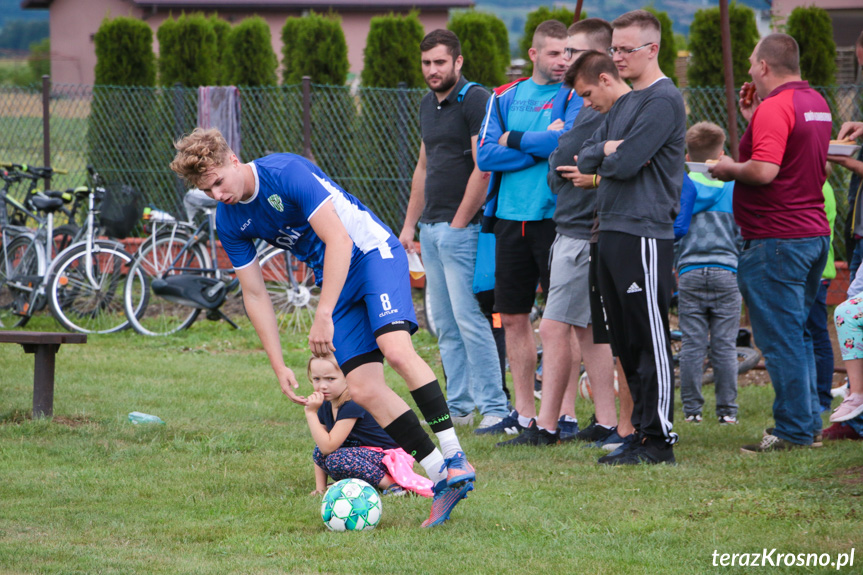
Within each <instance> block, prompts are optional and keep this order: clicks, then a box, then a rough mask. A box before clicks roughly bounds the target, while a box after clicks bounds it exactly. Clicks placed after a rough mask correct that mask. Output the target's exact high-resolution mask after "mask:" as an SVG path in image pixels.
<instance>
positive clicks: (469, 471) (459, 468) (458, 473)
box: [441, 451, 476, 487]
mask: <svg viewBox="0 0 863 575" xmlns="http://www.w3.org/2000/svg"><path fill="white" fill-rule="evenodd" d="M443 462H444V467H446V484H447V487H456V486H457V485H461V484H462V483H464V482H466V481H473V480H475V479H476V470H475V469H474V468H473V465H471V464H470V463H468V462H467V456H465V454H464V451H459V452H458V453H456V454H455V455H453V456H452V457H450V458H449V459H444V460H443ZM441 471H443V469H441Z"/></svg>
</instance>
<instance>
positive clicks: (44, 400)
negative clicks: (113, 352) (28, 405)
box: [0, 331, 87, 419]
mask: <svg viewBox="0 0 863 575" xmlns="http://www.w3.org/2000/svg"><path fill="white" fill-rule="evenodd" d="M0 343H18V344H21V345H22V346H23V347H24V353H32V354H35V359H36V365H35V368H34V369H33V418H34V419H35V418H37V417H51V416H52V415H54V356H55V355H57V350H58V349H60V345H61V344H64V343H87V335H86V334H83V333H52V332H38V331H0Z"/></svg>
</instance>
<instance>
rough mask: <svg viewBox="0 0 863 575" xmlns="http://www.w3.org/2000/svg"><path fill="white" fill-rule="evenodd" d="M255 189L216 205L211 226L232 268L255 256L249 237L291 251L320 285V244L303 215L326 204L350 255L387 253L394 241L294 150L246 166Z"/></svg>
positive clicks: (356, 202)
mask: <svg viewBox="0 0 863 575" xmlns="http://www.w3.org/2000/svg"><path fill="white" fill-rule="evenodd" d="M250 166H251V167H252V172H253V173H254V176H255V192H254V193H253V194H252V197H251V198H250V199H249V200H247V201H244V202H239V203H237V204H234V205H231V206H227V205H225V204H222V203H220V204H219V206H218V208H217V209H216V228H217V229H218V230H219V239H220V240H221V241H222V247H224V249H225V252H226V253H227V254H228V257H229V258H230V260H231V264H232V265H233V266H234V268H235V269H240V268H243V267H246V266H248V265H249V264H251V263H252V262H254V261H256V260H257V253H256V251H255V246H254V240H255V239H257V238H260V239H262V240H264V241H265V242H267V243H268V244H271V245H273V246H276V247H279V248H283V249H286V250H289V251H291V252H292V253H293V254H294V255H295V256H296V257H297V259H299V260H300V261H303V262H305V263H306V265H308V266H309V267H311V268H312V270H313V271H314V272H315V279H316V281H317V284H318V285H320V284H321V282H322V281H323V271H324V248H325V245H324V242H323V241H321V239H320V238H319V237H318V235H317V234H316V233H315V231H314V230H313V229H312V226H311V225H310V224H309V219H311V217H312V216H314V215H315V213H316V212H317V211H318V210H319V209H320V208H321V207H322V206H323V205H324V204H325V203H326V202H332V203H333V206H334V207H335V210H336V213H337V214H338V217H339V219H340V220H341V222H342V224H343V225H344V226H345V229H346V230H347V232H348V235H350V237H351V239H352V240H353V242H354V250H353V255H352V259H356V258H357V257H359V256H361V255H362V254H367V253H369V252H371V251H374V250H378V251H379V252H380V256H381V257H382V258H384V259H389V258H391V257H392V246H394V245H396V244H398V239H397V238H396V237H395V236H394V235H393V233H392V231H391V230H390V229H389V228H388V227H387V226H386V225H385V224H384V223H383V222H382V221H381V220H380V219H378V217H377V216H376V215H375V214H374V213H373V212H372V211H371V210H369V209H368V208H366V207H365V206H364V205H363V204H362V202H360V201H359V200H358V199H356V198H355V197H354V196H352V195H351V194H349V193H347V192H346V191H345V190H343V189H342V188H341V187H340V186H339V185H338V184H336V183H335V182H334V181H332V180H331V179H330V178H329V177H328V176H327V175H326V174H325V173H324V172H322V171H321V169H320V168H318V167H317V166H315V165H314V164H313V163H311V162H309V161H308V160H306V159H305V158H303V157H301V156H297V155H295V154H273V155H270V156H266V157H264V158H260V159H258V160H255V161H254V162H252V163H251V164H250Z"/></svg>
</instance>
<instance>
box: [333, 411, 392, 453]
mask: <svg viewBox="0 0 863 575" xmlns="http://www.w3.org/2000/svg"><path fill="white" fill-rule="evenodd" d="M343 419H356V420H357V422H356V423H355V424H354V427H353V429H351V432H350V433H349V434H348V437H347V439H345V442H344V443H342V445H341V447H380V448H381V449H396V448H397V447H398V444H397V443H396V442H395V441H393V438H392V437H390V436H389V435H388V434H387V432H386V431H384V430H383V428H382V427H381V426H380V425H378V422H377V421H375V419H374V418H373V417H372V416H371V415H370V414H369V412H368V411H366V410H365V409H363V408H362V407H360V406H359V405H357V404H356V403H355V402H354V401H353V400H351V401H347V402H345V403H344V405H342V406H341V407H340V408H339V411H338V414H337V416H336V418H335V419H334V418H333V404H332V402H329V401H325V402H324V403H323V404H322V405H321V407H320V408H318V421H320V422H321V425H323V426H324V427H325V428H326V429H327V431H332V430H333V427H334V426H335V424H336V421H341V420H343Z"/></svg>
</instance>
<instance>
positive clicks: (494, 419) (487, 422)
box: [477, 415, 503, 429]
mask: <svg viewBox="0 0 863 575" xmlns="http://www.w3.org/2000/svg"><path fill="white" fill-rule="evenodd" d="M501 421H503V418H502V417H498V416H497V415H486V416H485V417H483V418H482V421H481V422H480V423H479V427H478V428H477V429H485V428H486V427H491V426H492V425H497V424H498V423H500V422H501Z"/></svg>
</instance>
